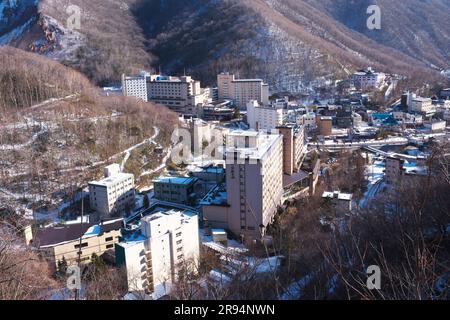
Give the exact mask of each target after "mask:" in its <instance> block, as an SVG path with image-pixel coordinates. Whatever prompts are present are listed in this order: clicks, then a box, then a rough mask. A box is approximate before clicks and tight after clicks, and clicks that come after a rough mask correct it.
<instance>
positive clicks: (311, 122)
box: [297, 112, 317, 129]
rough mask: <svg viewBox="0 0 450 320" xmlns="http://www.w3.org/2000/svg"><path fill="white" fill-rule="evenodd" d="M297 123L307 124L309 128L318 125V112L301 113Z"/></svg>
mask: <svg viewBox="0 0 450 320" xmlns="http://www.w3.org/2000/svg"><path fill="white" fill-rule="evenodd" d="M297 124H299V125H302V126H305V127H306V128H307V129H312V128H315V127H317V120H316V114H315V113H314V112H309V113H305V114H302V115H300V116H299V117H298V118H297Z"/></svg>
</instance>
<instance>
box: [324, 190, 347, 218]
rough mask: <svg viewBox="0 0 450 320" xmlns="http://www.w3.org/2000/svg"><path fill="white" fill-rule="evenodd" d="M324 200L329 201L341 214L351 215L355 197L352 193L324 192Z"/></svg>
mask: <svg viewBox="0 0 450 320" xmlns="http://www.w3.org/2000/svg"><path fill="white" fill-rule="evenodd" d="M322 199H324V200H327V199H329V200H330V201H331V204H332V205H333V206H334V207H335V209H336V210H337V211H338V212H339V213H349V212H350V211H352V200H353V195H352V194H350V193H342V192H339V191H334V192H324V193H323V194H322Z"/></svg>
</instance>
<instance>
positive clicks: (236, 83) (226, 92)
mask: <svg viewBox="0 0 450 320" xmlns="http://www.w3.org/2000/svg"><path fill="white" fill-rule="evenodd" d="M217 88H218V95H219V100H232V101H233V102H234V104H235V105H236V106H237V107H239V108H243V107H245V106H246V105H247V103H248V102H249V101H251V100H256V101H258V102H259V103H261V104H263V105H268V104H269V85H268V84H266V83H264V81H263V80H262V79H236V78H235V76H234V75H233V74H230V73H221V74H219V75H218V76H217Z"/></svg>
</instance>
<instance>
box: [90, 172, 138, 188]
mask: <svg viewBox="0 0 450 320" xmlns="http://www.w3.org/2000/svg"><path fill="white" fill-rule="evenodd" d="M129 178H133V179H134V175H133V174H131V173H123V172H119V173H117V174H115V175H113V176H110V177H107V178H103V179H102V180H99V181H91V182H89V184H90V185H93V186H99V187H109V186H112V185H114V184H116V183H118V182H121V181H124V180H127V179H129Z"/></svg>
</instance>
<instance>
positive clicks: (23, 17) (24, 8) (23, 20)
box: [0, 0, 38, 45]
mask: <svg viewBox="0 0 450 320" xmlns="http://www.w3.org/2000/svg"><path fill="white" fill-rule="evenodd" d="M37 6H38V0H0V45H4V44H8V43H10V42H11V41H13V40H15V39H17V38H20V36H21V35H22V34H23V33H24V32H25V31H26V30H27V29H29V28H30V27H31V26H32V25H33V24H34V23H35V22H36V20H37V16H38V12H37Z"/></svg>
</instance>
